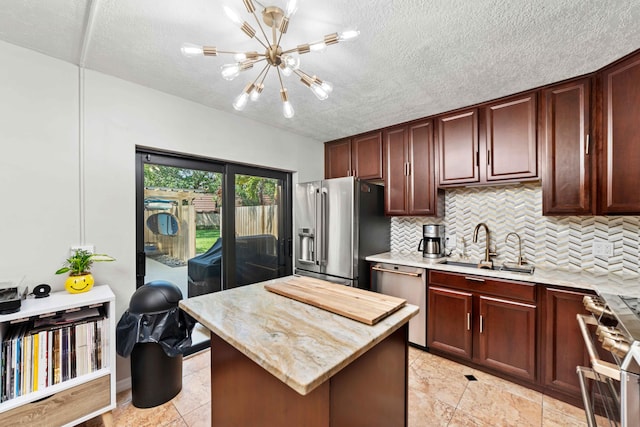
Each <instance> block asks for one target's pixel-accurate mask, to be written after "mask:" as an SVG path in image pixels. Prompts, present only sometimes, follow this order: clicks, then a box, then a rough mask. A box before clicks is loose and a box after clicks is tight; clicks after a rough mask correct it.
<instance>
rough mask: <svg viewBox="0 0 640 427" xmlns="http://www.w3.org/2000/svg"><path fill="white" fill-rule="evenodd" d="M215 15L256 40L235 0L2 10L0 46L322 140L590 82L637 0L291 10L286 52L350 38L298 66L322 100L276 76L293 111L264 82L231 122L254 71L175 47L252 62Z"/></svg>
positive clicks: (635, 41)
mask: <svg viewBox="0 0 640 427" xmlns="http://www.w3.org/2000/svg"><path fill="white" fill-rule="evenodd" d="M254 3H255V4H256V8H257V9H258V10H261V7H260V6H259V3H258V2H257V1H256V0H254ZM224 4H226V5H229V6H231V7H233V8H234V9H235V10H236V11H237V12H238V13H239V14H240V15H241V16H242V17H243V18H245V19H246V20H247V21H248V22H249V23H251V24H252V25H253V26H254V27H256V28H257V24H256V23H255V20H254V19H253V18H252V17H251V16H250V15H248V14H247V13H246V9H245V8H244V6H243V3H242V1H241V0H219V1H216V0H86V1H83V0H1V1H0V40H4V41H6V42H8V43H12V44H15V45H18V46H23V47H25V48H28V49H33V50H35V51H38V52H42V53H44V54H47V55H50V56H52V57H55V58H59V59H62V60H64V61H68V62H70V63H73V64H78V65H79V64H81V63H82V64H83V65H84V66H85V67H86V68H87V69H91V70H96V71H100V72H102V73H106V74H110V75H113V76H116V77H119V78H122V79H125V80H129V81H131V82H134V83H138V84H141V85H144V86H147V87H150V88H154V89H157V90H160V91H163V92H166V93H169V94H173V95H176V96H179V97H182V98H186V99H189V100H192V101H194V102H197V103H201V104H204V105H207V106H210V107H213V108H216V109H219V110H224V111H228V112H231V113H233V114H239V115H242V116H245V117H249V118H252V119H254V120H257V121H260V122H264V123H267V124H270V125H273V126H277V127H279V128H284V129H287V130H289V131H291V132H294V133H297V134H300V135H304V136H307V137H310V138H312V139H315V140H318V141H321V142H322V141H328V140H332V139H336V138H339V137H343V136H348V135H354V134H356V133H360V132H363V131H367V130H372V129H378V128H381V127H384V126H388V125H392V124H396V123H401V122H404V121H407V120H412V119H416V118H420V117H425V116H428V115H432V114H435V113H441V112H444V111H448V110H452V109H455V108H458V107H463V106H465V105H470V104H474V103H478V102H482V101H486V100H490V99H493V98H497V97H500V96H503V95H508V94H511V93H515V92H519V91H522V90H526V89H530V88H534V87H537V86H541V85H544V84H547V83H551V82H555V81H559V80H563V79H566V78H570V77H574V76H578V75H581V74H585V73H588V72H592V71H595V70H596V69H598V68H600V67H602V66H603V65H605V64H607V63H610V62H612V61H614V60H615V59H618V58H620V57H621V56H624V55H626V54H627V53H629V52H631V51H633V50H636V49H638V48H640V25H638V23H639V22H640V1H638V0H628V1H627V0H384V1H380V0H349V1H345V0H323V1H312V0H306V1H305V0H300V1H299V9H298V12H297V13H296V14H295V15H294V16H293V17H292V19H291V23H290V26H289V31H288V32H287V34H286V35H285V37H284V38H283V42H282V45H283V47H284V48H285V49H286V48H289V47H294V46H296V45H298V44H301V43H305V42H314V41H317V40H319V39H321V38H322V37H323V36H324V35H325V34H330V33H333V32H335V31H338V32H339V31H342V30H344V29H348V28H353V27H357V28H358V29H359V30H360V31H361V34H360V37H359V38H357V39H356V40H354V41H351V42H344V43H339V44H337V45H333V46H329V47H328V49H327V50H326V52H324V53H308V54H305V55H302V56H301V61H302V64H301V69H302V70H304V71H306V72H308V73H309V74H315V75H317V76H318V77H319V78H321V79H323V80H327V81H330V82H332V83H333V85H334V91H333V93H332V94H331V96H330V97H329V99H327V100H325V101H319V100H317V99H316V98H315V97H314V96H313V95H312V93H311V92H310V91H309V90H308V89H307V88H306V87H305V86H303V85H302V84H301V83H300V82H299V80H298V79H297V78H294V77H293V76H292V77H289V78H285V80H284V83H285V86H286V87H287V88H288V90H289V97H290V100H291V102H292V104H293V106H294V108H295V110H296V115H295V117H294V118H293V119H285V118H284V117H283V116H282V108H281V100H280V95H279V85H278V81H277V78H276V75H275V74H274V73H273V72H271V73H270V75H269V76H268V77H267V80H266V82H265V90H264V92H263V95H262V97H261V99H260V100H259V102H258V103H250V104H249V105H248V106H247V108H246V109H245V110H244V111H243V112H236V111H235V110H234V109H233V107H232V106H231V102H232V101H233V99H234V98H235V97H236V96H237V95H238V94H239V93H240V92H241V91H242V89H243V88H244V86H245V85H246V84H247V83H248V82H250V81H252V80H253V79H254V78H255V76H257V74H258V71H259V70H260V67H256V68H255V69H253V70H249V71H246V72H245V73H243V74H242V75H241V76H240V77H238V78H236V79H235V80H233V81H231V82H229V81H226V80H223V79H222V77H221V76H220V73H219V68H220V66H221V65H222V64H224V63H228V62H233V61H232V60H231V58H229V57H225V56H218V57H198V58H185V57H183V56H182V55H181V54H180V47H181V45H182V43H183V42H193V43H196V44H201V45H213V46H216V47H218V48H219V49H224V50H261V49H258V48H259V47H260V45H259V44H258V43H257V42H256V41H255V40H251V39H249V38H248V37H247V36H246V35H245V34H244V33H242V32H241V31H240V30H239V29H238V28H237V27H236V26H235V25H234V24H233V23H231V21H229V19H228V18H227V17H226V16H225V15H224V13H223V11H222V6H223V5H224ZM262 4H263V5H264V6H270V5H276V6H280V7H284V5H285V4H286V0H273V1H269V0H264V1H262Z"/></svg>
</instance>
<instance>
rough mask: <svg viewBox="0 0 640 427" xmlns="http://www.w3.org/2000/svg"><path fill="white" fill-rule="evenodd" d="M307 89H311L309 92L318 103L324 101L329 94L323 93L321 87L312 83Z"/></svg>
mask: <svg viewBox="0 0 640 427" xmlns="http://www.w3.org/2000/svg"><path fill="white" fill-rule="evenodd" d="M309 89H311V92H313V94H314V95H315V96H316V98H318V99H319V100H320V101H324V100H325V99H327V98H328V97H329V94H328V93H327V92H325V90H324V89H322V87H321V86H320V85H319V84H317V83H313V84H312V85H311V86H309Z"/></svg>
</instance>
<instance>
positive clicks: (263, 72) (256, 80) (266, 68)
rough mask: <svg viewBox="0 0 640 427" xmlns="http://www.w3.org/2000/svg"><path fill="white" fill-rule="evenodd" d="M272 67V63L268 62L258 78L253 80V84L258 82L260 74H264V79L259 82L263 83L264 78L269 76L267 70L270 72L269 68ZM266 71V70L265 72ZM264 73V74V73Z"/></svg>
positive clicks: (259, 74)
mask: <svg viewBox="0 0 640 427" xmlns="http://www.w3.org/2000/svg"><path fill="white" fill-rule="evenodd" d="M270 67H271V65H269V64H267V65H265V66H264V68H263V69H262V70H261V71H260V72H259V73H258V76H257V77H256V79H255V80H254V81H253V84H254V85H255V84H256V83H258V80H259V79H260V76H262V80H261V81H260V83H258V84H262V83H263V82H264V78H265V77H266V76H267V72H269V68H270ZM265 71H266V72H265ZM263 74H264V75H263Z"/></svg>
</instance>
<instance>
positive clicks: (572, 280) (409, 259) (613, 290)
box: [366, 252, 640, 297]
mask: <svg viewBox="0 0 640 427" xmlns="http://www.w3.org/2000/svg"><path fill="white" fill-rule="evenodd" d="M447 259H448V258H438V259H430V258H423V256H422V252H416V253H409V254H406V253H396V252H385V253H382V254H377V255H371V256H368V257H366V260H367V261H370V262H385V263H391V264H399V265H406V266H410V267H418V268H427V269H430V270H439V271H449V272H452V273H463V274H473V275H476V276H487V277H495V278H499V279H507V280H518V281H521V282H535V283H540V284H544V285H551V286H563V287H567V288H576V289H591V290H594V291H595V292H597V293H598V294H600V293H609V294H616V295H627V296H635V297H640V277H639V276H638V275H633V276H629V277H626V276H620V275H617V274H613V273H593V272H589V271H585V270H579V269H575V270H569V269H566V270H565V269H557V268H547V267H545V266H536V267H535V271H534V273H533V274H526V273H515V272H509V271H497V270H488V269H480V268H473V267H463V266H455V265H447V264H442V262H443V261H445V260H447ZM452 260H454V261H455V260H457V259H453V258H452Z"/></svg>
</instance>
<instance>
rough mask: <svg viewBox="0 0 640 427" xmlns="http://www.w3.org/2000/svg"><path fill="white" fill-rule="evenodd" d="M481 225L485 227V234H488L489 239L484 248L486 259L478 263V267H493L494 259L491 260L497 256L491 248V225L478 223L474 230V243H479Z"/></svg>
mask: <svg viewBox="0 0 640 427" xmlns="http://www.w3.org/2000/svg"><path fill="white" fill-rule="evenodd" d="M480 227H484V234H485V235H486V238H487V241H486V244H485V248H484V259H483V260H482V261H480V262H479V263H478V268H493V261H491V257H492V256H496V253H495V252H491V250H490V249H489V243H490V242H491V233H490V232H489V227H487V224H485V223H484V222H481V223H480V224H478V225H476V228H475V229H474V230H473V243H478V230H480Z"/></svg>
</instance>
